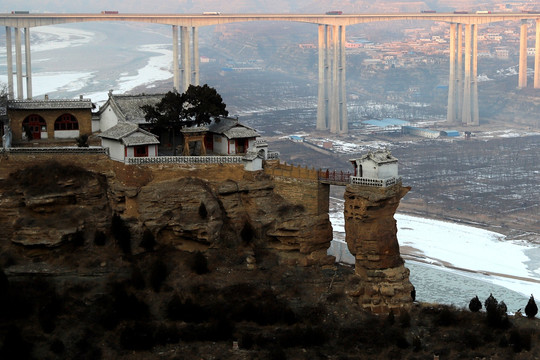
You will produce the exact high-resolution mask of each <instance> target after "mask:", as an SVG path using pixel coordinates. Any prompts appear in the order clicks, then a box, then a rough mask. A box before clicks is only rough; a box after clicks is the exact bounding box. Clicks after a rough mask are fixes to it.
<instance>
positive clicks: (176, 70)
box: [172, 25, 180, 91]
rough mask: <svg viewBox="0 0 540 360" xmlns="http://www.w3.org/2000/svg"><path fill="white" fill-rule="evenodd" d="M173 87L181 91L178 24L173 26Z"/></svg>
mask: <svg viewBox="0 0 540 360" xmlns="http://www.w3.org/2000/svg"><path fill="white" fill-rule="evenodd" d="M172 42H173V43H172V49H173V88H174V89H175V90H176V91H180V68H179V64H178V26H177V25H173V26H172Z"/></svg>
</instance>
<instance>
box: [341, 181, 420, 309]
mask: <svg viewBox="0 0 540 360" xmlns="http://www.w3.org/2000/svg"><path fill="white" fill-rule="evenodd" d="M409 190H410V188H408V187H403V186H402V185H401V183H399V184H396V185H394V186H391V187H387V188H375V187H366V186H358V185H348V186H347V189H346V191H345V208H344V216H345V232H346V241H347V246H348V247H349V251H350V252H351V254H353V255H354V256H355V259H356V262H355V272H356V274H357V276H359V278H360V281H359V283H358V285H357V287H356V288H355V289H351V291H350V295H352V296H354V297H357V298H358V302H359V304H360V305H361V306H362V307H364V308H367V309H369V310H371V311H372V312H375V313H385V312H388V311H389V310H391V309H401V308H407V307H409V305H410V304H411V303H412V300H413V299H412V297H411V292H412V291H413V289H414V288H413V286H412V284H411V283H410V281H409V270H408V269H407V268H405V267H404V265H403V264H404V261H403V259H402V258H401V255H400V253H399V244H398V241H397V236H396V233H397V228H396V221H395V219H394V214H395V212H396V209H397V207H398V205H399V201H400V199H401V198H402V197H403V196H405V194H406V193H407V192H408V191H409Z"/></svg>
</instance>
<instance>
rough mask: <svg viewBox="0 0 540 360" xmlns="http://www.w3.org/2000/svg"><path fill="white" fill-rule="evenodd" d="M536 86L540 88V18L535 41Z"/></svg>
mask: <svg viewBox="0 0 540 360" xmlns="http://www.w3.org/2000/svg"><path fill="white" fill-rule="evenodd" d="M534 48H535V50H536V53H535V54H534V88H535V89H540V19H536V40H535V42H534Z"/></svg>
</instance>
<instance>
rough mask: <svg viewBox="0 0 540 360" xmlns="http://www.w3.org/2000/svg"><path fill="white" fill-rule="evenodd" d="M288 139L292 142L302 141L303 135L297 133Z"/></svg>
mask: <svg viewBox="0 0 540 360" xmlns="http://www.w3.org/2000/svg"><path fill="white" fill-rule="evenodd" d="M289 140H291V141H293V142H303V141H304V137H303V136H299V135H291V136H289Z"/></svg>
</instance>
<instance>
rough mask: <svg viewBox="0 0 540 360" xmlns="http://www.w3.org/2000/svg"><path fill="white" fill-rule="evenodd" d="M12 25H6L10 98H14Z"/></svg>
mask: <svg viewBox="0 0 540 360" xmlns="http://www.w3.org/2000/svg"><path fill="white" fill-rule="evenodd" d="M11 40H12V37H11V27H10V26H6V57H7V59H6V60H7V77H8V88H7V91H8V99H10V100H12V99H13V45H12V44H11Z"/></svg>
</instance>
